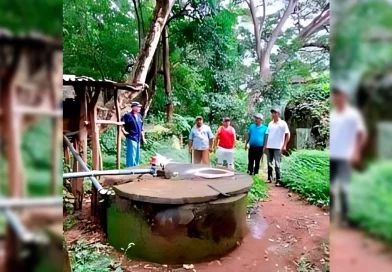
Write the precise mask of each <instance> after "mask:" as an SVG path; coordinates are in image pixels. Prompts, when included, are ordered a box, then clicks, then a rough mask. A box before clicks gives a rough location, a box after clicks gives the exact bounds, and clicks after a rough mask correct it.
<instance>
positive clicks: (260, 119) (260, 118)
mask: <svg viewBox="0 0 392 272" xmlns="http://www.w3.org/2000/svg"><path fill="white" fill-rule="evenodd" d="M262 122H263V115H262V114H260V113H258V114H256V115H255V123H256V125H258V126H259V125H260V124H261V123H262Z"/></svg>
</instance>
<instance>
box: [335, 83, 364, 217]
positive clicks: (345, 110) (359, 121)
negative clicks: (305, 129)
mask: <svg viewBox="0 0 392 272" xmlns="http://www.w3.org/2000/svg"><path fill="white" fill-rule="evenodd" d="M348 95H349V93H348V91H347V90H346V89H343V88H338V87H334V88H333V89H332V104H333V109H332V110H331V113H330V126H331V135H330V182H331V199H330V206H331V219H332V220H333V222H334V221H335V219H336V216H337V215H339V217H340V218H339V219H341V223H343V224H349V223H350V222H349V218H348V213H349V194H348V193H349V185H350V174H351V167H352V165H353V164H354V165H355V164H356V163H358V162H359V161H360V159H361V157H360V155H361V152H362V149H363V147H364V146H365V143H366V140H367V131H366V127H365V123H364V121H363V118H362V115H361V113H360V112H359V111H358V110H357V109H356V108H354V107H352V106H350V105H349V103H348V102H349V101H348Z"/></svg>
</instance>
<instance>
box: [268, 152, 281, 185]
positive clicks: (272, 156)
mask: <svg viewBox="0 0 392 272" xmlns="http://www.w3.org/2000/svg"><path fill="white" fill-rule="evenodd" d="M267 159H268V181H272V162H273V161H275V174H276V182H280V181H281V180H280V162H281V160H282V152H281V150H280V149H271V148H268V149H267Z"/></svg>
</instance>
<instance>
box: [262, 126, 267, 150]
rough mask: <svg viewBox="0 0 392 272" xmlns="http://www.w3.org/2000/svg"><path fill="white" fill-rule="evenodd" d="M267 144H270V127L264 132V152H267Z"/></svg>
mask: <svg viewBox="0 0 392 272" xmlns="http://www.w3.org/2000/svg"><path fill="white" fill-rule="evenodd" d="M267 144H268V127H267V129H266V131H265V133H264V148H263V153H267Z"/></svg>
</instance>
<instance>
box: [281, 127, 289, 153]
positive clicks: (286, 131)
mask: <svg viewBox="0 0 392 272" xmlns="http://www.w3.org/2000/svg"><path fill="white" fill-rule="evenodd" d="M284 125H285V132H284V143H283V147H282V151H286V149H287V144H288V142H289V141H290V130H289V127H288V126H287V123H286V122H284Z"/></svg>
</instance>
